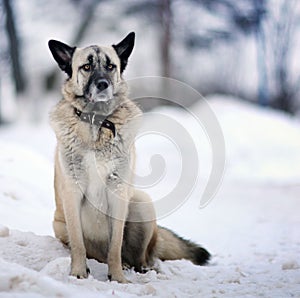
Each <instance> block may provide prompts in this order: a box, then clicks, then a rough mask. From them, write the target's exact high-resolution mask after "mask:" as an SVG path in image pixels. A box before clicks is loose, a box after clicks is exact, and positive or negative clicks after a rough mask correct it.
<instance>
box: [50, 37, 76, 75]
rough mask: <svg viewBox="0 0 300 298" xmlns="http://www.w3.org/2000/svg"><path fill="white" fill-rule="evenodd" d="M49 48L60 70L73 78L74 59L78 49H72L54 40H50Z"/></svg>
mask: <svg viewBox="0 0 300 298" xmlns="http://www.w3.org/2000/svg"><path fill="white" fill-rule="evenodd" d="M48 46H49V49H50V51H51V53H52V55H53V58H54V59H55V61H56V62H57V64H58V65H59V67H60V69H61V70H63V71H64V72H66V73H67V74H68V76H69V77H72V57H73V54H74V52H75V49H76V47H70V46H68V45H67V44H65V43H62V42H60V41H57V40H53V39H51V40H49V42H48Z"/></svg>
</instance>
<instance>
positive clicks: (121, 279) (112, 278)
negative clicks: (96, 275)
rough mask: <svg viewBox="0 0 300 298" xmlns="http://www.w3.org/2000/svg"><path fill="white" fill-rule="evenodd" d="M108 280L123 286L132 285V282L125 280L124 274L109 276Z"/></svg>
mask: <svg viewBox="0 0 300 298" xmlns="http://www.w3.org/2000/svg"><path fill="white" fill-rule="evenodd" d="M108 279H109V280H110V281H117V282H119V283H121V284H128V283H131V281H129V280H128V279H126V278H125V276H124V274H123V273H119V274H108Z"/></svg>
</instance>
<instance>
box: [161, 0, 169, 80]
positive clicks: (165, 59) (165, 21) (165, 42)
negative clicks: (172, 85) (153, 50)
mask: <svg viewBox="0 0 300 298" xmlns="http://www.w3.org/2000/svg"><path fill="white" fill-rule="evenodd" d="M160 18H161V24H162V35H161V59H162V75H163V76H164V77H167V78H168V77H170V76H171V74H172V72H171V57H170V46H171V38H172V37H171V22H172V11H171V0H162V1H161V8H160Z"/></svg>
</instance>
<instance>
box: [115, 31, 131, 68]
mask: <svg viewBox="0 0 300 298" xmlns="http://www.w3.org/2000/svg"><path fill="white" fill-rule="evenodd" d="M134 38H135V33H134V32H130V33H129V34H128V35H127V36H126V37H125V38H124V39H123V40H122V41H121V42H119V43H118V44H116V45H113V48H114V49H115V51H116V52H117V54H118V56H119V58H120V61H121V73H122V72H123V71H124V69H125V67H126V65H127V62H128V57H129V56H130V54H131V52H132V49H133V47H134Z"/></svg>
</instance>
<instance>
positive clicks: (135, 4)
mask: <svg viewBox="0 0 300 298" xmlns="http://www.w3.org/2000/svg"><path fill="white" fill-rule="evenodd" d="M172 2H174V1H171V0H140V1H128V2H127V6H126V9H125V14H126V15H134V16H138V17H143V18H145V17H146V18H147V19H148V20H149V21H150V22H152V23H154V24H158V29H159V39H160V40H159V45H160V53H161V63H160V64H161V65H162V71H161V72H162V73H161V75H162V76H164V77H171V76H172V61H171V51H170V48H171V44H172V29H171V28H172V24H173V13H172Z"/></svg>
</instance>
